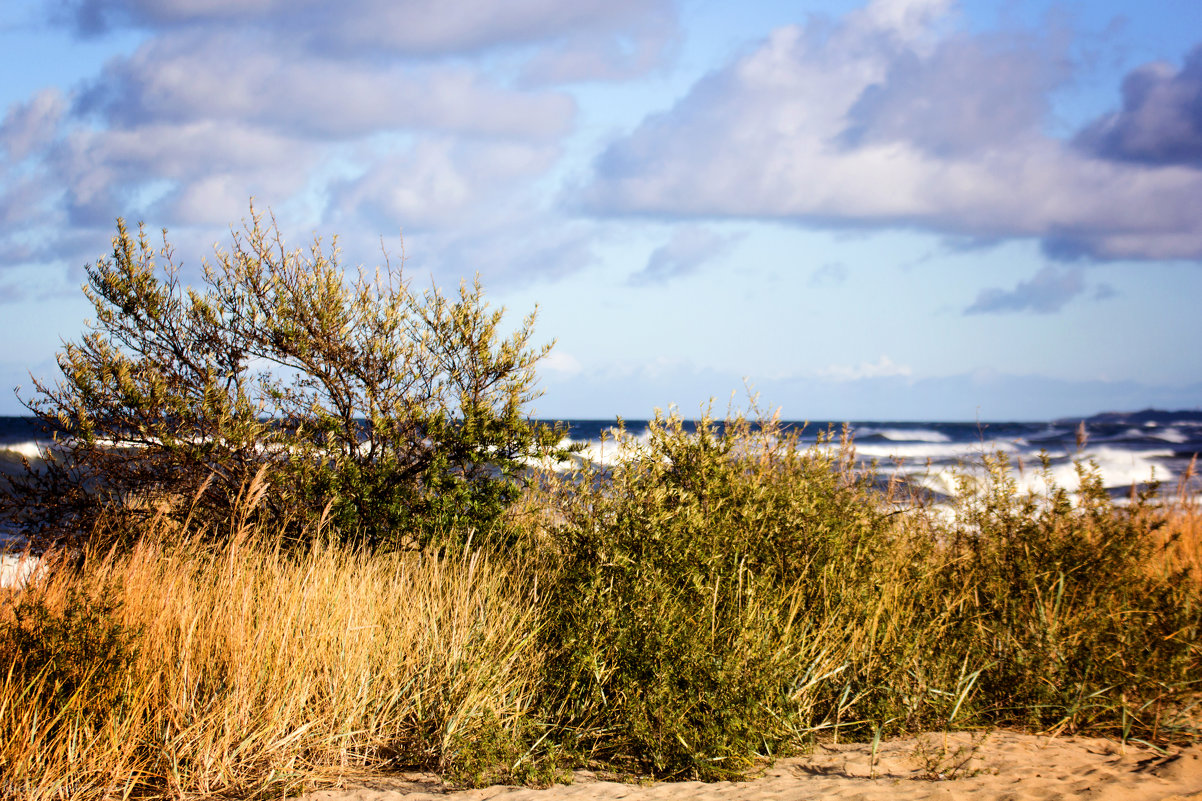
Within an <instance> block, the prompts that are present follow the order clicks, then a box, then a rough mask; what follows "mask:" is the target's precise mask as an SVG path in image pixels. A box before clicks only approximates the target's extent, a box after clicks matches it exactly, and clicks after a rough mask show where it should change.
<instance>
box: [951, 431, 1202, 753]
mask: <svg viewBox="0 0 1202 801" xmlns="http://www.w3.org/2000/svg"><path fill="white" fill-rule="evenodd" d="M985 467H986V470H987V480H986V481H985V482H984V484H983V485H982V486H980V487H977V488H974V487H972V486H971V485H968V484H966V485H965V486H964V487H963V489H964V492H962V493H961V495H960V500H959V503H958V508H957V515H956V520H955V523H954V524H953V526H952V529H951V532H950V534H949V535H948V539H949V541H948V543H947V545H946V556H945V558H944V560H943V562H944V567H943V569H942V571H941V573H942V576H943V580H944V581H945V582H946V587H947V596H948V597H952V598H956V599H957V603H956V604H954V605H952V606H950V607H949V608H948V625H949V634H948V636H947V637H946V638H944V639H943V640H942V641H941V642H940V643H939V646H940V650H942V649H945V648H954V649H956V655H955V656H956V658H962V659H964V660H965V661H966V663H967V664H970V665H974V666H976V667H978V668H979V669H980V670H979V680H978V681H977V683H976V684H977V686H976V687H975V688H974V693H975V695H974V698H973V700H972V701H971V703H968V704H966V706H965V711H966V713H967V714H969V715H975V716H977V717H978V719H980V720H987V721H989V722H990V723H992V724H995V725H1020V726H1029V727H1032V728H1035V729H1038V730H1045V729H1055V730H1060V729H1067V730H1069V731H1077V730H1081V729H1088V730H1091V731H1095V732H1098V731H1108V732H1111V733H1114V734H1119V735H1121V736H1123V737H1127V736H1129V735H1131V733H1132V732H1136V733H1138V734H1139V735H1140V736H1149V735H1152V734H1154V733H1155V732H1156V731H1157V730H1158V729H1161V728H1162V727H1163V726H1164V722H1165V720H1166V718H1167V717H1171V713H1172V712H1173V711H1174V708H1175V707H1176V706H1178V705H1180V703H1181V701H1182V699H1183V698H1184V697H1185V693H1186V692H1188V691H1190V690H1193V689H1197V687H1198V682H1199V680H1200V679H1202V647H1200V646H1199V643H1200V642H1202V604H1200V602H1202V596H1200V594H1199V586H1198V582H1197V581H1196V579H1194V578H1193V577H1191V575H1190V573H1189V566H1188V565H1184V566H1183V565H1181V564H1180V562H1179V560H1178V559H1175V558H1173V557H1174V554H1173V549H1174V546H1175V542H1174V540H1173V539H1171V538H1170V539H1166V538H1164V537H1162V536H1160V529H1161V528H1162V527H1163V526H1164V525H1165V524H1166V520H1167V518H1166V512H1165V509H1164V507H1163V506H1162V505H1161V504H1159V503H1158V502H1157V499H1156V497H1155V495H1154V494H1151V493H1144V494H1134V495H1133V498H1132V499H1131V501H1130V503H1128V504H1126V505H1118V504H1116V503H1115V502H1114V501H1113V500H1112V499H1111V498H1110V495H1109V494H1108V493H1107V492H1106V490H1105V488H1104V486H1103V484H1102V480H1101V476H1100V475H1099V472H1098V469H1097V466H1096V465H1091V464H1089V463H1087V462H1083V461H1079V462H1078V463H1077V477H1078V479H1079V487H1078V489H1077V490H1076V492H1074V493H1070V492H1069V491H1068V490H1067V489H1066V488H1064V487H1060V486H1057V485H1056V483H1055V482H1054V481H1053V480H1052V477H1051V470H1050V468H1049V466H1048V464H1047V463H1046V462H1045V464H1044V466H1043V471H1042V474H1043V484H1044V487H1045V489H1044V490H1042V491H1039V492H1020V491H1019V489H1018V487H1017V483H1016V481H1015V479H1014V476H1013V474H1012V471H1011V468H1010V465H1009V463H1008V460H1007V459H1006V457H1005V455H1004V454H996V455H992V456H987V457H986V459H985Z"/></svg>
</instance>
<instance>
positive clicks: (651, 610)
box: [543, 416, 885, 779]
mask: <svg viewBox="0 0 1202 801" xmlns="http://www.w3.org/2000/svg"><path fill="white" fill-rule="evenodd" d="M619 445H620V446H622V447H625V448H628V449H629V456H628V457H627V458H624V459H622V460H621V462H620V463H619V464H618V465H617V466H615V467H614V468H612V471H610V472H603V471H598V470H596V469H587V470H585V471H584V472H583V473H582V474H581V475H579V476H575V477H573V478H571V479H570V480H568V481H567V482H566V483H565V485H564V486H563V488H562V489H563V494H562V507H561V514H562V522H561V524H560V525H558V526H557V527H555V531H554V533H555V536H556V538H557V542H558V546H559V547H558V552H559V553H560V554H561V559H562V562H561V564H560V567H559V573H558V575H557V578H556V580H555V583H554V587H553V589H552V590H551V591H550V594H549V597H548V599H547V601H546V603H545V606H544V609H545V610H546V614H547V616H548V620H547V622H546V625H545V627H544V629H543V631H544V637H545V647H546V648H547V651H548V657H547V658H548V668H547V679H546V681H545V691H546V694H547V699H546V704H547V705H546V709H547V715H548V716H549V717H550V719H551V720H553V721H554V722H555V723H556V724H557V725H559V726H560V727H561V732H562V734H563V735H564V736H565V737H566V738H567V739H568V741H569V744H570V745H571V747H572V748H574V749H576V750H577V751H578V752H581V753H586V754H588V755H589V757H590V758H592V759H599V760H601V761H603V762H607V763H610V764H616V765H619V766H625V767H627V768H630V769H634V770H639V771H649V772H651V773H652V774H654V775H657V776H669V777H677V778H683V777H699V778H703V779H714V778H719V777H731V776H738V775H740V774H741V773H742V772H744V771H745V770H746V769H747V767H748V766H749V765H750V762H751V760H752V759H754V758H755V757H756V755H757V754H760V753H765V752H774V751H776V750H778V749H780V748H785V747H788V746H789V744H790V743H791V742H793V741H794V739H795V738H794V734H795V732H796V730H797V728H798V725H799V723H800V722H801V706H800V705H799V703H798V700H797V687H798V684H799V681H800V680H801V679H802V677H803V673H804V672H805V670H806V667H807V664H806V657H807V654H806V652H805V649H806V648H808V647H809V646H810V645H811V643H810V642H809V641H808V640H807V634H806V627H807V625H808V623H807V619H809V618H816V617H823V616H826V617H830V616H831V615H832V614H833V613H832V610H836V609H840V608H842V607H843V606H845V605H847V604H849V603H853V602H855V601H857V600H858V599H856V598H853V597H851V596H853V595H854V594H855V593H854V591H853V588H854V587H855V582H854V581H850V580H847V579H848V578H849V577H851V576H853V575H858V574H859V573H860V572H862V571H863V569H865V567H866V566H867V565H868V564H869V563H870V561H871V555H872V553H873V550H874V549H875V548H876V547H877V546H878V545H879V544H881V541H880V537H881V535H882V534H883V532H884V530H885V528H884V525H883V521H884V518H883V517H882V515H881V514H880V513H879V512H878V511H877V508H876V504H875V503H874V502H873V501H872V500H871V498H870V497H869V496H868V494H867V492H868V491H867V482H866V480H865V478H866V477H863V476H860V477H857V476H855V475H854V474H853V473H852V472H851V471H850V470H848V469H845V468H847V465H846V464H844V463H842V462H841V459H842V458H843V457H844V456H846V451H842V452H835V453H831V452H827V451H824V450H818V449H812V450H803V449H801V448H800V447H799V444H798V439H797V436H796V435H795V434H788V433H786V432H785V431H783V430H782V429H781V428H780V427H779V426H778V425H776V424H775V422H774V421H766V422H762V423H760V424H753V423H751V422H749V421H747V420H746V419H742V418H739V419H734V420H729V421H726V422H725V423H724V424H718V423H715V422H713V421H712V420H709V419H704V420H702V421H700V422H699V423H698V424H697V426H696V431H695V432H694V433H689V432H687V431H686V430H685V429H684V427H683V425H682V422H681V420H680V419H679V418H678V417H675V416H672V417H668V418H663V417H659V416H657V418H656V420H655V421H654V422H653V423H652V424H651V427H650V440H649V442H648V443H647V444H646V446H644V447H639V446H637V445H636V444H635V443H634V441H633V440H632V439H631V438H629V437H627V436H625V435H619ZM831 577H840V580H837V581H831V580H828V579H829V578H831ZM845 594H846V597H844V596H845Z"/></svg>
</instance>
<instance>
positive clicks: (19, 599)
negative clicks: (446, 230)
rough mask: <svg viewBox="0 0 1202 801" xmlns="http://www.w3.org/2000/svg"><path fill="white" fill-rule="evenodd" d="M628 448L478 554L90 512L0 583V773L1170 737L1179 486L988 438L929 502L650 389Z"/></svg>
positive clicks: (454, 775) (210, 789) (54, 790)
mask: <svg viewBox="0 0 1202 801" xmlns="http://www.w3.org/2000/svg"><path fill="white" fill-rule="evenodd" d="M622 445H623V447H624V448H625V449H626V452H627V453H628V454H629V457H628V458H627V459H625V460H620V461H619V462H618V463H616V464H609V465H606V466H604V467H598V468H595V469H594V468H590V467H589V466H588V465H587V464H586V465H583V466H582V467H581V469H580V470H578V471H577V472H569V473H547V474H545V475H544V476H543V477H542V481H541V483H539V484H538V486H537V487H532V488H531V490H530V491H529V492H528V493H527V495H526V496H525V497H524V498H523V499H522V501H521V503H520V504H519V505H517V506H516V507H514V508H513V509H512V510H511V513H510V515H509V517H508V518H507V520H506V521H505V523H504V525H506V526H507V527H508V531H507V533H506V534H505V536H503V537H493V538H492V541H493V542H506V543H508V544H507V545H506V546H505V548H504V550H498V549H494V550H491V551H489V550H476V549H473V548H472V547H470V546H469V547H468V548H460V547H447V548H444V549H442V550H439V551H432V550H428V551H426V552H392V553H389V552H383V551H376V552H368V551H365V550H362V549H356V548H353V547H348V546H346V545H333V544H330V543H333V542H341V541H345V540H347V539H351V538H347V537H345V536H326V533H325V532H322V531H321V530H320V529H316V530H313V531H311V532H309V539H308V542H307V543H306V544H304V545H298V544H297V543H296V542H295V541H293V542H284V541H281V540H280V539H279V538H278V537H277V536H275V535H273V533H272V532H271V531H270V530H264V529H263V528H261V527H260V526H258V525H257V524H256V523H255V522H254V520H255V516H254V507H255V504H256V503H257V499H258V498H260V497H261V493H259V492H258V490H259V486H251V487H248V488H247V491H246V492H245V493H244V497H243V501H242V508H243V511H244V513H243V514H240V515H238V517H237V520H240V521H241V522H237V521H236V522H235V523H234V524H231V526H230V528H229V529H228V530H221V531H217V530H211V529H203V528H197V527H195V526H192V525H191V524H184V525H183V526H180V525H178V524H169V523H167V522H166V521H167V517H165V516H164V517H160V518H158V519H157V520H156V521H152V522H150V523H148V524H139V525H140V528H137V529H136V530H135V531H134V532H133V534H134V536H133V537H128V536H122V537H114V536H104V532H100V534H101V536H98V537H97V538H96V540H95V541H96V542H102V541H103V542H110V543H111V542H123V543H130V542H132V545H126V546H123V547H120V548H113V549H112V550H109V551H103V552H102V551H97V550H92V551H88V552H85V553H83V554H82V555H80V554H58V555H51V557H50V563H49V565H48V568H47V569H46V570H45V571H44V573H43V574H42V575H41V576H40V577H39V578H38V579H36V580H35V581H33V582H32V583H31V584H30V585H29V587H28V588H27V589H24V590H10V591H8V592H7V594H6V595H5V596H4V598H3V608H2V614H3V623H2V625H0V671H2V672H0V784H3V786H4V787H5V788H6V790H5V792H6V793H7V794H9V795H20V796H22V797H26V798H31V799H42V798H60V797H67V796H70V797H77V798H100V797H117V796H128V795H138V796H145V795H158V796H164V797H182V796H185V795H193V794H214V793H220V794H236V795H278V794H280V793H281V792H291V791H295V790H299V789H302V788H304V787H307V786H314V785H317V784H321V783H323V782H327V781H332V780H334V779H336V778H337V777H339V776H345V775H347V774H353V773H357V772H361V771H365V770H367V771H378V770H390V769H397V768H404V767H416V768H422V769H427V770H434V771H437V772H439V773H441V774H442V775H443V776H445V777H446V778H448V779H449V780H451V781H452V782H458V783H479V782H488V781H495V780H501V779H504V780H519V781H535V782H538V781H546V780H548V779H553V778H555V777H556V776H559V775H562V770H563V769H564V768H567V767H572V766H576V765H590V766H593V767H604V768H609V769H612V770H616V771H619V772H627V773H641V774H652V775H656V776H660V777H665V778H685V777H701V778H719V777H738V776H740V775H742V774H743V773H744V771H746V769H747V768H749V767H750V766H751V765H753V764H754V763H755V762H756V761H757V760H759V759H760V758H762V757H764V756H771V755H777V754H781V753H787V752H789V751H791V750H795V749H798V748H805V747H807V745H808V744H809V743H811V742H813V740H814V739H816V738H823V737H831V738H858V739H863V740H865V741H873V742H879V740H880V738H881V737H883V736H892V735H897V734H902V733H907V732H917V731H925V730H931V729H936V730H937V729H945V730H946V729H957V728H965V729H971V730H985V729H990V728H993V727H997V726H1006V727H1018V728H1024V729H1029V730H1036V731H1046V732H1061V731H1073V732H1087V733H1092V734H1100V735H1108V736H1113V737H1115V738H1118V739H1124V740H1144V741H1149V742H1160V743H1164V742H1171V741H1179V740H1181V739H1188V738H1191V737H1193V736H1194V729H1192V728H1191V725H1192V724H1191V718H1190V714H1189V711H1190V703H1191V699H1192V698H1193V696H1194V694H1195V692H1196V690H1197V686H1198V685H1197V682H1198V681H1199V679H1200V678H1202V653H1200V651H1199V646H1198V641H1199V627H1200V625H1202V600H1200V599H1202V593H1200V591H1199V581H1200V579H1202V572H1199V568H1200V564H1202V562H1200V555H1202V550H1200V547H1199V546H1200V543H1202V523H1200V514H1199V511H1198V509H1197V507H1196V505H1195V504H1194V502H1193V501H1192V500H1191V498H1192V494H1191V492H1190V491H1188V487H1186V488H1184V489H1181V490H1179V491H1178V492H1176V493H1169V494H1167V496H1166V497H1163V498H1139V497H1137V498H1136V499H1135V500H1134V501H1133V502H1131V503H1129V504H1115V503H1114V502H1112V501H1111V500H1110V498H1109V496H1108V495H1107V494H1106V492H1105V491H1104V489H1103V488H1102V486H1101V483H1100V481H1098V480H1097V476H1096V474H1095V473H1094V472H1092V471H1091V469H1090V468H1089V466H1088V465H1082V466H1081V468H1080V473H1079V478H1080V480H1081V481H1080V483H1081V486H1080V487H1079V488H1074V489H1075V491H1074V492H1073V493H1069V492H1067V491H1066V490H1063V489H1060V488H1058V487H1056V486H1054V484H1051V485H1049V486H1048V488H1047V489H1046V491H1041V492H1038V493H1035V494H1031V493H1029V492H1027V491H1025V490H1022V489H1020V487H1019V485H1018V483H1017V482H1016V481H1015V479H1014V477H1013V475H1012V473H1011V470H1010V468H1009V466H1008V465H1007V463H1006V461H1005V460H1004V458H1001V457H996V458H991V460H990V461H989V463H988V464H987V465H985V466H984V468H985V469H984V474H985V475H986V476H987V479H986V480H984V481H980V480H978V481H976V482H975V483H974V484H973V485H972V486H971V487H969V486H968V485H967V484H966V485H965V489H966V493H965V495H964V496H963V497H962V498H961V499H960V500H959V501H958V502H957V503H956V504H955V506H954V508H952V509H950V510H941V511H938V512H936V511H935V510H932V509H930V508H928V507H925V506H923V504H922V503H921V502H920V501H919V500H918V499H916V498H909V497H907V498H901V497H894V498H887V497H884V496H882V494H881V492H880V490H879V485H878V483H877V482H876V481H875V477H874V476H873V475H871V473H870V472H865V471H864V470H863V469H862V468H861V467H860V466H859V465H858V464H857V463H856V461H855V460H854V458H852V443H851V442H850V440H848V439H844V440H843V441H840V440H839V438H838V437H837V436H836V437H832V438H830V440H829V441H826V442H823V443H821V444H820V446H818V447H803V446H802V445H801V444H800V441H799V439H798V438H797V436H796V435H791V434H789V433H788V432H786V431H783V430H781V429H780V428H778V427H776V426H775V424H774V423H773V422H772V421H759V422H758V423H756V424H754V425H752V424H750V423H748V422H746V421H737V420H736V421H727V424H726V425H725V426H722V427H717V426H711V425H709V424H707V423H705V422H704V421H703V422H702V423H701V424H700V425H699V426H698V429H697V431H696V432H695V433H688V432H686V431H685V430H684V429H683V428H682V426H681V425H680V424H679V421H677V420H674V419H671V418H669V419H662V420H659V421H657V422H655V423H654V424H653V425H652V427H651V434H650V436H649V437H647V438H646V440H645V441H643V442H642V443H641V444H640V443H635V442H632V441H628V442H624V443H622ZM1189 480H1190V477H1188V476H1187V477H1186V478H1185V482H1186V483H1188V482H1189ZM1184 486H1185V485H1184V484H1183V487H1184ZM900 491H901V490H900V488H898V492H900ZM113 525H115V526H117V525H120V523H119V521H115V522H114V524H113ZM123 532H124V533H126V534H128V533H129V532H125V531H124V530H123ZM457 539H458V540H462V539H464V538H463V537H458V538H457ZM448 541H450V540H448Z"/></svg>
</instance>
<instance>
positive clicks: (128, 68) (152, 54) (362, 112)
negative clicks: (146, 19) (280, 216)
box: [79, 30, 575, 139]
mask: <svg viewBox="0 0 1202 801" xmlns="http://www.w3.org/2000/svg"><path fill="white" fill-rule="evenodd" d="M79 105H80V107H81V109H82V110H83V111H84V112H87V113H92V114H100V115H101V116H102V117H103V118H104V119H105V120H106V121H107V122H109V123H110V124H112V125H116V126H121V127H126V128H130V127H135V126H138V125H142V124H147V123H150V122H162V121H176V122H184V121H193V120H201V119H204V120H230V121H234V122H237V123H239V124H241V125H248V124H253V125H255V126H258V127H261V128H264V129H269V130H273V131H277V132H279V133H283V134H287V135H290V136H294V137H307V136H312V137H321V138H331V139H341V138H347V137H356V136H364V135H368V134H372V133H377V132H387V131H395V130H437V131H444V132H462V133H468V134H472V135H490V136H508V137H535V138H551V137H557V136H560V135H562V134H564V133H566V132H567V131H568V130H569V129H570V127H571V124H572V116H573V114H574V110H575V106H574V102H573V101H572V99H571V98H570V97H569V96H567V95H565V94H562V93H556V92H549V91H529V90H527V91H516V90H512V89H506V88H503V87H502V86H500V85H498V84H497V83H496V82H495V81H493V80H491V79H488V78H486V77H484V75H483V73H482V72H481V71H480V70H479V69H476V68H472V67H469V66H463V65H449V64H441V63H440V64H429V63H419V64H412V63H399V62H396V63H386V64H377V63H373V62H361V61H349V60H339V59H335V58H329V57H326V56H321V55H315V54H311V53H306V52H304V51H303V50H300V49H299V48H296V47H295V46H294V45H293V44H292V43H279V42H276V41H275V40H273V39H271V38H264V37H261V36H254V35H251V34H248V33H247V32H236V33H235V32H225V31H221V32H210V31H204V30H202V31H188V32H183V33H168V34H164V35H161V36H159V37H157V38H155V39H152V40H151V41H150V42H149V43H147V44H145V45H143V46H142V47H141V48H139V50H138V51H137V52H136V53H134V54H133V55H132V56H131V57H129V58H127V59H118V60H115V61H113V62H110V64H109V65H108V66H107V67H106V68H105V70H104V72H103V73H102V74H101V75H100V76H99V77H98V78H97V79H96V80H95V81H94V82H93V83H92V85H91V86H90V88H89V89H88V90H87V91H86V92H85V93H84V95H83V97H82V98H81V100H80V103H79Z"/></svg>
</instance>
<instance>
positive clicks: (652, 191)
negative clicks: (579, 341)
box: [579, 0, 1202, 259]
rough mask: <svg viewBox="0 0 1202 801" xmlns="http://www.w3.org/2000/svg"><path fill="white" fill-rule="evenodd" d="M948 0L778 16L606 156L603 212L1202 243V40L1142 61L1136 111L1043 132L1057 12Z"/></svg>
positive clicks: (1136, 243) (1108, 248) (1066, 251)
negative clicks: (1025, 14)
mask: <svg viewBox="0 0 1202 801" xmlns="http://www.w3.org/2000/svg"><path fill="white" fill-rule="evenodd" d="M950 6H951V3H949V2H947V0H874V2H872V3H870V4H869V5H868V6H867V7H865V8H864V9H862V10H860V11H857V12H854V13H852V14H849V15H847V16H846V17H844V18H842V19H840V20H839V21H836V22H833V23H828V24H825V25H822V24H818V23H811V24H809V25H806V26H801V25H793V26H787V27H782V28H779V29H777V30H775V31H774V32H773V33H772V34H771V35H770V36H769V37H768V38H767V39H766V40H765V41H763V42H761V43H760V44H759V45H758V46H756V47H754V48H753V49H751V50H749V51H748V52H746V53H745V54H743V55H742V56H741V57H739V58H738V59H736V60H735V61H734V62H733V63H731V64H729V65H727V66H725V67H723V68H721V69H719V70H717V71H716V72H713V73H711V74H710V75H708V76H707V77H706V78H705V79H704V80H702V81H700V82H698V83H697V84H696V85H695V86H694V87H693V89H692V90H691V91H690V92H689V93H688V94H687V96H685V97H684V98H683V99H681V100H680V101H679V102H678V103H677V104H676V105H674V106H673V107H671V108H669V109H667V110H666V111H664V112H662V113H660V114H658V115H655V116H653V117H650V118H648V119H647V120H645V121H644V122H643V123H642V124H641V125H640V126H639V127H638V128H637V129H636V130H634V131H633V132H632V133H631V134H630V135H629V136H626V137H624V138H621V139H619V140H618V141H616V142H614V143H613V144H612V145H610V146H609V147H608V149H607V150H605V152H603V153H602V154H601V155H600V156H599V157H598V158H597V159H596V161H595V163H594V168H593V172H592V175H591V178H590V180H589V181H588V182H587V183H586V184H585V185H584V186H583V187H582V188H581V189H580V193H579V202H580V203H581V204H582V205H583V206H584V207H585V208H587V209H589V210H591V211H593V212H594V213H599V214H612V215H648V216H654V217H660V218H724V217H725V218H731V217H734V218H756V219H775V220H783V221H788V222H793V223H799V224H803V225H809V226H815V227H838V226H851V227H875V228H879V227H898V228H916V229H922V230H927V231H931V232H934V233H937V234H940V235H945V236H950V237H954V238H956V239H958V240H962V241H969V242H994V241H998V240H1002V239H1035V240H1039V241H1040V242H1041V243H1042V244H1043V248H1044V250H1045V251H1046V252H1047V253H1048V254H1049V255H1050V256H1052V257H1054V258H1057V259H1069V258H1081V257H1089V258H1094V259H1197V258H1200V257H1202V215H1199V214H1198V213H1197V211H1198V201H1199V198H1202V164H1200V163H1199V158H1198V154H1199V153H1200V152H1202V149H1200V148H1202V136H1200V134H1199V131H1200V130H1202V127H1200V125H1199V122H1200V120H1202V111H1199V109H1200V108H1202V104H1199V102H1198V99H1199V97H1200V96H1202V89H1200V86H1202V81H1199V78H1200V77H1202V55H1199V52H1200V51H1197V50H1196V51H1194V52H1193V53H1192V54H1191V55H1190V56H1189V57H1188V58H1187V60H1186V63H1185V65H1184V66H1183V67H1182V68H1181V69H1179V70H1177V69H1174V68H1172V67H1170V66H1168V65H1152V66H1148V67H1141V68H1140V69H1137V70H1136V71H1134V72H1133V73H1132V74H1131V75H1130V76H1128V78H1127V80H1126V82H1125V84H1124V100H1123V108H1122V110H1120V111H1118V112H1115V113H1114V114H1111V115H1108V116H1106V117H1104V118H1102V119H1099V120H1095V121H1093V122H1091V123H1089V124H1088V125H1086V126H1085V127H1084V128H1083V130H1082V131H1081V132H1080V134H1079V136H1076V137H1073V138H1070V139H1067V140H1065V139H1058V138H1055V137H1053V136H1050V135H1049V134H1047V133H1046V132H1045V129H1046V127H1047V123H1048V116H1049V99H1048V98H1049V93H1050V92H1051V91H1052V90H1053V89H1055V88H1056V87H1058V86H1060V85H1061V84H1062V83H1063V82H1065V81H1066V80H1068V79H1069V78H1070V77H1071V74H1072V71H1071V59H1070V56H1069V53H1068V50H1067V44H1066V37H1064V36H1062V35H1059V34H1058V33H1057V32H1056V31H1054V30H1053V31H1049V32H1040V33H1033V32H1019V33H972V34H970V33H963V32H956V31H954V30H952V31H951V32H948V30H947V27H948V26H947V25H946V24H945V23H946V19H945V18H946V15H947V13H948V11H949V9H950Z"/></svg>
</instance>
